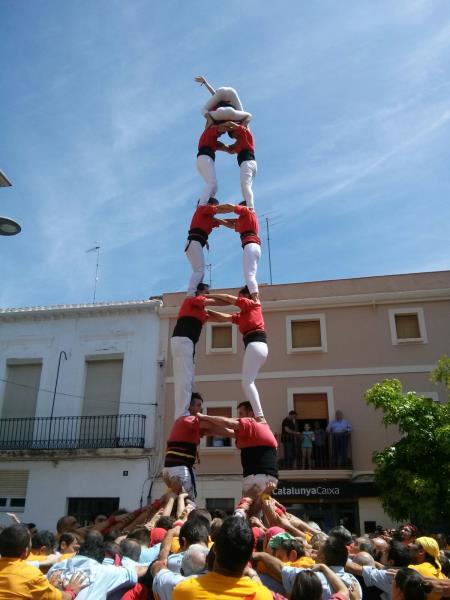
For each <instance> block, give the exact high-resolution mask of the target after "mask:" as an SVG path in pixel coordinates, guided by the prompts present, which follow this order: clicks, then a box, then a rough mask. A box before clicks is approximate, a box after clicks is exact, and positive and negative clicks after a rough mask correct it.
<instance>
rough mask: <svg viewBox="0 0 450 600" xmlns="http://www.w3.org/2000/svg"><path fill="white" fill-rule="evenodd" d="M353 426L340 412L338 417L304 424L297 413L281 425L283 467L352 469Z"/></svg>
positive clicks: (291, 414) (290, 414) (292, 414)
mask: <svg viewBox="0 0 450 600" xmlns="http://www.w3.org/2000/svg"><path fill="white" fill-rule="evenodd" d="M351 431H352V426H351V424H350V422H349V421H347V419H344V415H343V413H342V411H340V410H337V411H336V415H335V418H334V419H333V420H332V421H330V422H329V423H326V425H325V424H324V423H323V421H317V420H315V421H311V422H307V421H304V420H303V421H300V420H299V419H298V415H297V413H296V412H295V410H291V411H289V414H288V416H287V417H286V418H285V419H283V422H282V423H281V442H282V444H283V452H284V456H283V467H284V468H285V469H295V468H297V469H311V468H315V469H325V468H348V467H350V466H351V457H350V456H349V454H350V453H349V450H350V446H349V440H350V433H351Z"/></svg>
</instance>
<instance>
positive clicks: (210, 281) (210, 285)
mask: <svg viewBox="0 0 450 600" xmlns="http://www.w3.org/2000/svg"><path fill="white" fill-rule="evenodd" d="M205 267H206V268H207V270H208V271H209V284H208V285H209V287H210V288H211V287H212V264H211V263H209V264H208V265H205Z"/></svg>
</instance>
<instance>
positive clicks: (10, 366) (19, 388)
mask: <svg viewBox="0 0 450 600" xmlns="http://www.w3.org/2000/svg"><path fill="white" fill-rule="evenodd" d="M41 371H42V362H41V361H38V362H27V363H24V362H23V361H19V360H18V361H16V360H13V359H11V360H9V361H8V362H7V371H6V379H7V383H6V385H5V395H4V399H3V408H2V418H3V419H16V418H34V417H35V416H36V402H37V397H38V391H39V384H40V381H41Z"/></svg>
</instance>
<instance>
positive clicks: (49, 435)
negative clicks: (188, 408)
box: [0, 415, 146, 450]
mask: <svg viewBox="0 0 450 600" xmlns="http://www.w3.org/2000/svg"><path fill="white" fill-rule="evenodd" d="M145 418H146V417H145V415H102V416H95V417H54V418H50V417H36V418H33V419H25V418H24V419H22V418H19V419H0V450H78V449H96V448H143V447H144V442H145V440H144V438H145Z"/></svg>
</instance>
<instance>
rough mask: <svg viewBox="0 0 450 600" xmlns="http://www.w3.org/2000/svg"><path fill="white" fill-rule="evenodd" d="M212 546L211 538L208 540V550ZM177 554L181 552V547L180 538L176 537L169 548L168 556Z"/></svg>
mask: <svg viewBox="0 0 450 600" xmlns="http://www.w3.org/2000/svg"><path fill="white" fill-rule="evenodd" d="M213 544H214V542H212V541H211V538H208V548H211V546H212V545H213ZM178 552H181V546H180V538H179V537H178V536H177V535H176V536H175V537H174V538H173V539H172V545H171V546H170V554H178Z"/></svg>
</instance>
